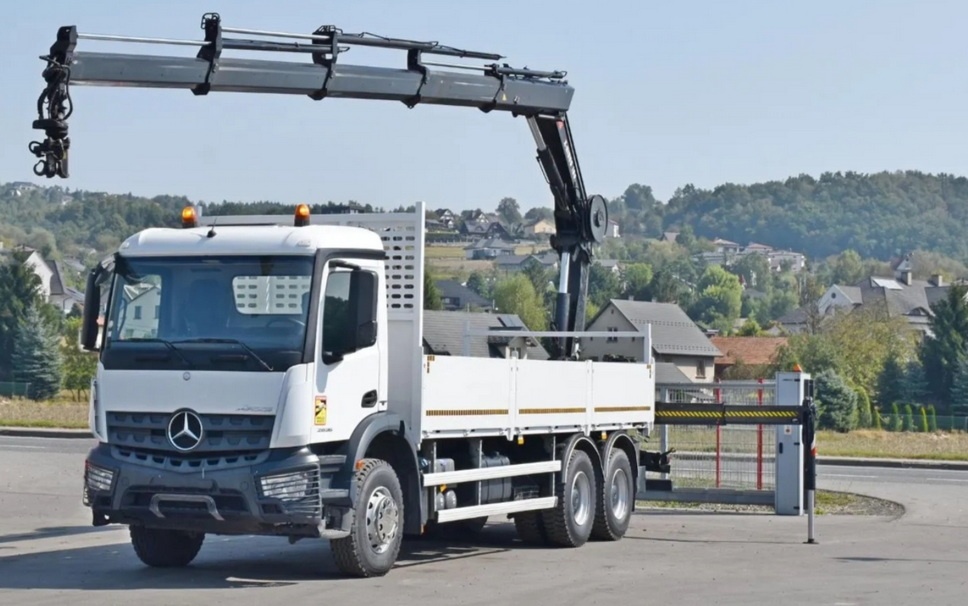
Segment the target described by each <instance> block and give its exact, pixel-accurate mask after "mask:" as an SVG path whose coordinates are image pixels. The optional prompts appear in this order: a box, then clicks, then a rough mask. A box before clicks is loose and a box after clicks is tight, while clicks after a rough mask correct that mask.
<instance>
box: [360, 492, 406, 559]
mask: <svg viewBox="0 0 968 606" xmlns="http://www.w3.org/2000/svg"><path fill="white" fill-rule="evenodd" d="M399 524H400V510H399V509H398V508H397V504H396V502H395V501H394V500H393V497H392V496H390V491H389V490H387V489H386V488H384V487H383V486H380V487H379V488H377V489H376V490H374V491H373V494H371V495H370V498H369V500H368V501H367V503H366V535H367V538H368V539H369V541H370V548H371V549H372V550H373V551H375V552H376V553H383V552H385V551H386V550H387V549H389V548H390V544H391V543H392V542H393V539H394V538H396V536H397V529H398V527H399Z"/></svg>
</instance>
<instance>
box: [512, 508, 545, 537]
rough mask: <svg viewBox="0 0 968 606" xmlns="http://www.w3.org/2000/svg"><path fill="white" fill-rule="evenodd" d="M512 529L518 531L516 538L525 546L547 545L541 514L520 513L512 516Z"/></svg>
mask: <svg viewBox="0 0 968 606" xmlns="http://www.w3.org/2000/svg"><path fill="white" fill-rule="evenodd" d="M514 528H515V530H517V531H518V538H519V539H521V541H522V542H523V543H525V544H526V545H547V543H548V538H547V536H545V531H544V522H543V521H542V519H541V512H538V511H522V512H521V513H516V514H514Z"/></svg>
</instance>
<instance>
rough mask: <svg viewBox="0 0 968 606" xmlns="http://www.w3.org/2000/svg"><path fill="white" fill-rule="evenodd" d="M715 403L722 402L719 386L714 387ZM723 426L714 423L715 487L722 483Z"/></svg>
mask: <svg viewBox="0 0 968 606" xmlns="http://www.w3.org/2000/svg"><path fill="white" fill-rule="evenodd" d="M716 383H719V379H716ZM715 394H716V403H717V404H722V403H723V390H722V388H721V387H717V388H716V389H715ZM722 449H723V426H722V424H717V425H716V488H719V487H720V484H721V483H722V467H723V465H722V457H723V452H722Z"/></svg>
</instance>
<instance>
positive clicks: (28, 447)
mask: <svg viewBox="0 0 968 606" xmlns="http://www.w3.org/2000/svg"><path fill="white" fill-rule="evenodd" d="M0 448H2V449H3V450H8V449H11V448H20V449H23V450H46V447H45V446H28V445H27V444H0Z"/></svg>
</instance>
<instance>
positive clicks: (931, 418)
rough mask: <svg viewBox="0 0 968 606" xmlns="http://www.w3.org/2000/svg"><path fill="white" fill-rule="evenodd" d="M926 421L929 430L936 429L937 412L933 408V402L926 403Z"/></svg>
mask: <svg viewBox="0 0 968 606" xmlns="http://www.w3.org/2000/svg"><path fill="white" fill-rule="evenodd" d="M928 423H929V425H928V426H929V427H930V429H931V431H938V413H937V411H935V409H934V404H929V405H928Z"/></svg>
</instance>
